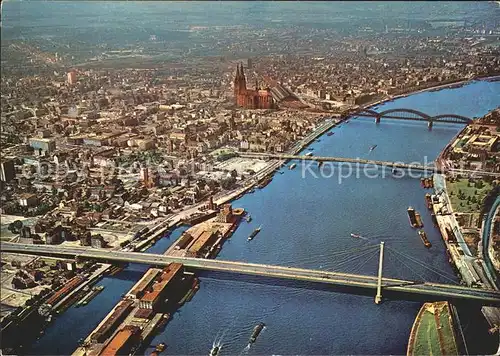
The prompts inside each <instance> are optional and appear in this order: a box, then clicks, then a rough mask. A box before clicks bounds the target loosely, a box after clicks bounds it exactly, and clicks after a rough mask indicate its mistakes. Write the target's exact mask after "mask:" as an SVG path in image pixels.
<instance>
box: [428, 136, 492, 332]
mask: <svg viewBox="0 0 500 356" xmlns="http://www.w3.org/2000/svg"><path fill="white" fill-rule="evenodd" d="M467 128H468V126H466V127H465V128H463V129H462V130H461V131H460V132H459V133H458V134H457V135H455V137H453V139H452V140H451V141H450V142H449V143H448V144H447V145H446V146H445V148H444V149H443V150H442V151H441V152H440V154H439V155H438V157H437V160H436V161H437V165H438V166H440V167H441V168H442V169H446V167H447V166H451V164H452V162H451V161H448V162H447V161H445V157H446V156H447V154H448V153H449V150H450V149H451V148H452V145H453V143H454V142H456V140H457V138H458V137H460V136H461V135H462V134H463V133H464V131H465V130H467ZM434 183H435V184H434V185H435V191H434V192H435V194H434V195H433V197H432V201H433V211H434V214H435V216H436V222H437V224H438V227H439V230H440V233H441V237H442V240H443V242H444V244H445V246H446V251H447V254H448V256H449V260H450V263H452V265H453V266H454V268H455V269H456V271H457V273H458V275H459V276H460V277H461V279H462V283H464V284H466V285H467V286H472V287H479V288H487V289H498V286H497V285H496V281H495V280H496V278H495V277H494V276H496V274H497V272H496V271H495V270H494V268H493V266H492V264H491V261H490V259H489V256H488V237H489V233H490V231H489V230H490V227H489V225H488V224H489V223H491V221H489V222H488V221H486V222H488V224H486V223H485V220H484V219H482V222H481V229H480V232H479V241H480V242H479V244H478V251H477V255H476V252H475V251H471V248H470V247H469V246H468V244H467V243H466V241H465V238H464V233H463V229H462V227H461V225H460V224H459V222H458V220H457V216H455V215H456V214H455V210H457V209H456V208H457V205H455V206H453V204H452V201H451V199H450V195H451V194H452V193H453V192H451V193H450V192H449V191H448V189H447V177H446V176H445V175H439V174H435V175H434ZM462 189H464V188H462ZM462 194H464V193H463V192H462ZM476 195H478V189H475V193H474V197H476ZM453 196H454V197H455V196H458V193H457V192H456V188H455V194H454V195H453ZM479 200H480V201H481V200H482V198H481V197H480V196H479ZM456 201H457V200H455V204H457V203H456ZM458 201H459V200H458ZM478 206H479V205H478ZM494 208H495V206H493V209H494ZM492 214H493V212H490V215H492ZM487 219H490V220H491V216H489V217H488V218H487ZM482 313H483V315H484V317H485V318H486V320H487V322H488V324H489V325H490V327H492V328H493V327H494V326H495V325H500V308H493V307H483V308H482Z"/></svg>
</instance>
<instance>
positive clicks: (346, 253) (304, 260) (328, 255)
mask: <svg viewBox="0 0 500 356" xmlns="http://www.w3.org/2000/svg"><path fill="white" fill-rule="evenodd" d="M376 247H378V246H376ZM374 248H375V246H374V245H371V246H365V247H362V248H353V249H349V250H343V251H339V252H331V253H325V254H320V255H314V256H310V257H304V258H300V259H294V260H289V261H283V262H284V264H285V265H286V264H287V263H288V264H290V265H295V266H297V265H303V264H307V263H308V262H311V263H315V262H317V261H318V257H325V258H327V259H330V258H335V257H342V259H339V260H338V261H344V260H346V259H350V258H351V256H352V255H353V254H352V252H358V253H364V252H366V251H368V250H373V249H374ZM356 256H357V255H356ZM338 261H336V262H338ZM331 262H332V261H330V260H328V261H327V262H325V263H324V264H328V263H331Z"/></svg>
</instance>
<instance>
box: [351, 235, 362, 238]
mask: <svg viewBox="0 0 500 356" xmlns="http://www.w3.org/2000/svg"><path fill="white" fill-rule="evenodd" d="M351 237H354V238H355V239H360V238H361V237H362V236H361V235H359V234H351Z"/></svg>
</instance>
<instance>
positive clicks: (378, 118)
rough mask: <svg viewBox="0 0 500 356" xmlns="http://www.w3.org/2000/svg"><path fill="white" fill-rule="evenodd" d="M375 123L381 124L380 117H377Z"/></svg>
mask: <svg viewBox="0 0 500 356" xmlns="http://www.w3.org/2000/svg"><path fill="white" fill-rule="evenodd" d="M375 123H376V124H380V116H375Z"/></svg>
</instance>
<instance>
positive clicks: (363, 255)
mask: <svg viewBox="0 0 500 356" xmlns="http://www.w3.org/2000/svg"><path fill="white" fill-rule="evenodd" d="M373 252H374V251H365V252H364V253H362V254H359V255H357V256H354V257H351V258H347V259H344V260H343V261H341V262H340V263H337V264H336V265H335V266H332V268H336V269H337V271H338V268H340V267H342V266H345V265H348V264H352V263H353V262H354V261H356V260H359V259H362V258H363V257H366V256H369V255H370V254H372V253H373ZM351 268H352V267H351Z"/></svg>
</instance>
